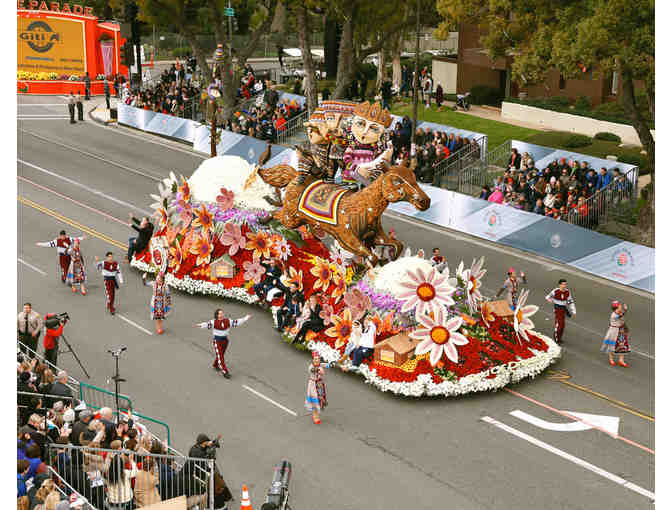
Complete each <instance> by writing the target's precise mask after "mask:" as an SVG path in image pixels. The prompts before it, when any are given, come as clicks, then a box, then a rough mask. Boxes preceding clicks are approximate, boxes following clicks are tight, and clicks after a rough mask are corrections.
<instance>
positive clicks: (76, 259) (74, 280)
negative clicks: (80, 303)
mask: <svg viewBox="0 0 672 510" xmlns="http://www.w3.org/2000/svg"><path fill="white" fill-rule="evenodd" d="M66 253H67V254H68V256H69V257H70V266H68V275H67V276H66V277H65V283H66V284H68V285H70V286H71V287H72V292H77V285H79V286H80V288H81V291H82V296H86V285H85V283H86V266H85V265H84V255H82V250H81V249H80V247H79V239H75V240H74V241H73V242H72V245H70V247H69V248H68V250H67V251H66Z"/></svg>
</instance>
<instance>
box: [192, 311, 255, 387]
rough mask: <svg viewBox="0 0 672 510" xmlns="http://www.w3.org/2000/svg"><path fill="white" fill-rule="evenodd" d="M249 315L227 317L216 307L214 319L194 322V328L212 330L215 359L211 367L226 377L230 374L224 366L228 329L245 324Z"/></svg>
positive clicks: (229, 376) (228, 377)
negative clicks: (234, 317)
mask: <svg viewBox="0 0 672 510" xmlns="http://www.w3.org/2000/svg"><path fill="white" fill-rule="evenodd" d="M250 317H251V316H250V315H246V316H245V317H241V318H240V319H229V318H228V317H224V310H222V309H221V308H217V310H215V318H214V319H212V320H209V321H206V322H200V323H198V324H194V327H196V328H203V329H205V328H207V329H211V330H212V347H213V349H214V351H215V360H214V361H213V362H212V368H214V369H215V370H219V371H220V372H221V373H222V375H223V376H224V377H226V378H227V379H231V374H230V373H229V369H228V368H227V366H226V361H225V360H224V354H225V353H226V348H227V347H228V346H229V330H230V329H231V328H235V327H238V326H240V325H242V324H245V323H246V322H247V321H248V319H249V318H250Z"/></svg>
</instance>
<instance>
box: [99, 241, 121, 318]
mask: <svg viewBox="0 0 672 510" xmlns="http://www.w3.org/2000/svg"><path fill="white" fill-rule="evenodd" d="M96 269H98V271H100V272H101V273H102V275H103V283H104V285H105V308H107V311H108V312H110V314H112V315H114V313H115V312H116V309H115V308H114V298H115V293H116V289H118V288H119V285H120V284H122V283H124V276H123V275H122V274H121V268H120V267H119V262H117V261H116V260H114V256H113V255H112V252H111V251H108V252H107V253H106V254H105V260H100V259H98V257H97V256H96Z"/></svg>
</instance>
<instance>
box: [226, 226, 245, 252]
mask: <svg viewBox="0 0 672 510" xmlns="http://www.w3.org/2000/svg"><path fill="white" fill-rule="evenodd" d="M219 242H220V243H222V244H223V245H224V246H228V247H229V256H230V257H233V256H234V255H235V254H236V253H238V250H244V249H245V245H246V244H247V239H245V236H244V235H243V233H242V231H241V230H240V225H236V224H235V223H232V222H229V223H227V224H225V225H224V230H223V232H222V233H221V234H220V236H219Z"/></svg>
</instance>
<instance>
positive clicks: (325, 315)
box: [320, 303, 334, 326]
mask: <svg viewBox="0 0 672 510" xmlns="http://www.w3.org/2000/svg"><path fill="white" fill-rule="evenodd" d="M333 314H334V307H333V306H331V305H330V304H329V303H324V304H323V305H322V310H320V319H322V322H323V323H324V325H325V326H328V325H329V324H331V316H332V315H333Z"/></svg>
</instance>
